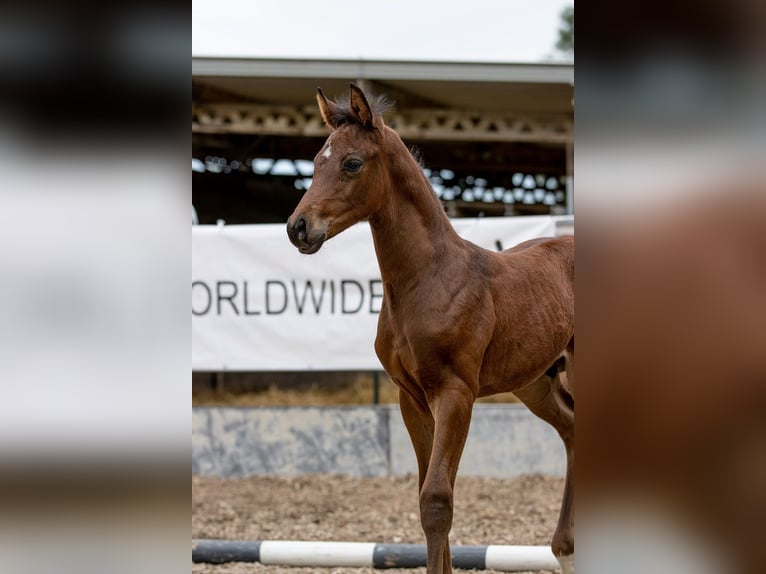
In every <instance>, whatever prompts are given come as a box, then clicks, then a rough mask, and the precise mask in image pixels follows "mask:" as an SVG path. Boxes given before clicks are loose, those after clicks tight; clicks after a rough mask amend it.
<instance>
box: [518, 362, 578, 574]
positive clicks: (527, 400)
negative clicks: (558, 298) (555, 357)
mask: <svg viewBox="0 0 766 574" xmlns="http://www.w3.org/2000/svg"><path fill="white" fill-rule="evenodd" d="M573 351H574V347H573V348H572V352H573ZM567 363H569V360H567ZM566 373H567V386H568V387H569V388H571V389H574V369H572V368H570V367H569V364H568V365H567V369H566ZM515 394H516V396H517V397H519V399H521V401H522V402H523V403H524V404H525V405H526V406H527V407H528V408H529V410H530V411H532V412H533V413H534V414H535V415H537V416H538V417H540V418H541V419H543V420H544V421H546V422H548V423H550V424H551V425H552V426H553V427H554V428H555V429H556V431H558V433H559V436H561V439H562V440H563V441H564V446H565V447H566V453H567V470H566V479H565V481H564V496H563V498H562V501H561V511H560V512H559V521H558V525H557V526H556V531H555V532H554V534H553V540H552V542H551V550H553V554H554V555H555V556H556V558H557V559H558V561H559V564H561V572H562V574H574V398H573V396H572V395H571V394H570V392H569V390H568V389H567V388H565V386H564V385H563V383H562V378H561V373H560V372H559V373H558V374H557V375H556V377H554V378H550V377H547V376H546V377H542V378H541V379H539V380H538V381H536V382H534V383H532V384H531V385H529V386H527V387H524V388H523V389H520V390H518V391H516V392H515Z"/></svg>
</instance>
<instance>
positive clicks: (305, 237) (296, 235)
mask: <svg viewBox="0 0 766 574" xmlns="http://www.w3.org/2000/svg"><path fill="white" fill-rule="evenodd" d="M287 236H288V237H289V238H290V242H291V243H292V244H293V245H295V246H296V247H297V248H298V251H300V252H301V253H305V254H306V255H311V254H312V253H316V252H317V251H319V249H320V248H321V247H322V244H323V243H324V242H325V239H326V238H327V226H326V225H319V226H316V225H312V224H311V221H310V220H309V219H308V218H306V216H305V215H299V216H298V217H290V219H288V220H287Z"/></svg>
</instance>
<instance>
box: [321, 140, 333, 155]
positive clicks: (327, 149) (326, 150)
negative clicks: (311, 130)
mask: <svg viewBox="0 0 766 574" xmlns="http://www.w3.org/2000/svg"><path fill="white" fill-rule="evenodd" d="M334 135H335V134H330V135H329V136H328V137H327V141H326V142H325V143H324V147H323V148H322V150H324V151H322V150H320V151H322V157H325V158H329V157H330V156H331V155H332V149H330V142H332V136H334Z"/></svg>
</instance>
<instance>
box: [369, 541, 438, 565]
mask: <svg viewBox="0 0 766 574" xmlns="http://www.w3.org/2000/svg"><path fill="white" fill-rule="evenodd" d="M425 565H426V547H425V545H424V544H376V545H375V550H374V551H373V553H372V567H373V568H417V567H418V566H425Z"/></svg>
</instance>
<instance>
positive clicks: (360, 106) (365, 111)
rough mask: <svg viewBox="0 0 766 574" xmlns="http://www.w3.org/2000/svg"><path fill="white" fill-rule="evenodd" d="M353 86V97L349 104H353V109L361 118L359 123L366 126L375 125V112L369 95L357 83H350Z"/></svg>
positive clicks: (358, 117)
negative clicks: (368, 99)
mask: <svg viewBox="0 0 766 574" xmlns="http://www.w3.org/2000/svg"><path fill="white" fill-rule="evenodd" d="M349 86H350V87H351V98H350V99H349V104H350V105H351V111H352V112H354V115H355V116H356V117H357V119H358V120H359V123H360V124H362V125H363V126H364V127H366V128H371V127H373V113H372V108H371V107H370V104H369V102H368V101H367V97H366V96H365V95H364V92H363V91H362V90H361V89H360V88H359V86H357V85H355V84H349Z"/></svg>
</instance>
